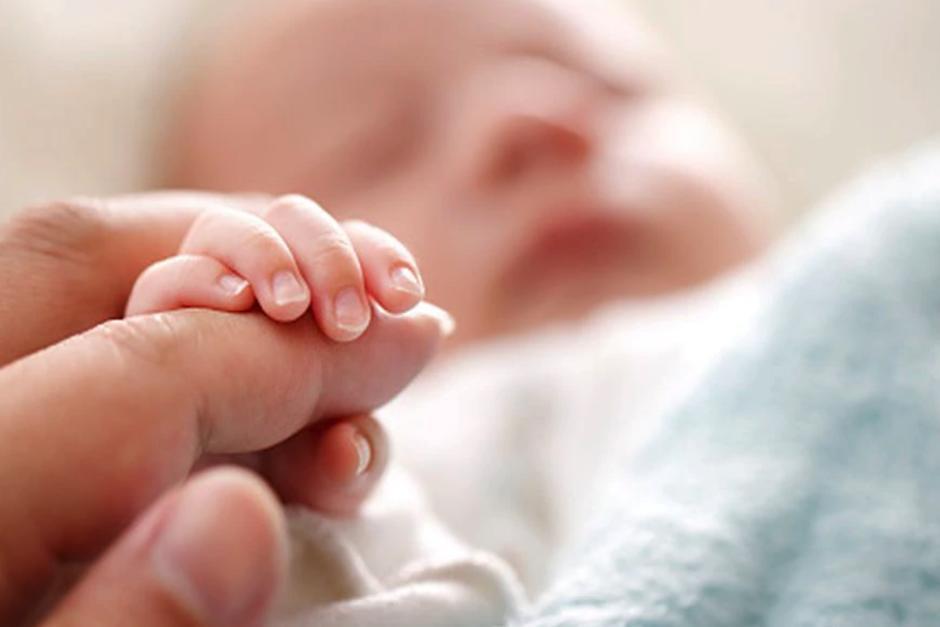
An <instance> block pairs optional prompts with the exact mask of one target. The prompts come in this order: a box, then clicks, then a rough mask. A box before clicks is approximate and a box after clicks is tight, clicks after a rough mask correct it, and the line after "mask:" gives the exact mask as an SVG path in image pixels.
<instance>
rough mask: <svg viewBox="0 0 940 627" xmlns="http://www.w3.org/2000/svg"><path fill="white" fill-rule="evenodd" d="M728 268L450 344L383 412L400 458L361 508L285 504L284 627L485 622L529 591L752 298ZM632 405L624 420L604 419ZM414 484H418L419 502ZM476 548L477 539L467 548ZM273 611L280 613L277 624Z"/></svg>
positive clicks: (735, 330) (495, 620)
mask: <svg viewBox="0 0 940 627" xmlns="http://www.w3.org/2000/svg"><path fill="white" fill-rule="evenodd" d="M751 285H752V284H751V283H750V282H743V281H741V280H736V281H729V282H726V283H722V284H719V285H715V286H712V287H711V288H708V289H706V290H703V291H701V292H699V293H696V294H689V295H685V296H682V297H677V298H671V299H668V300H664V301H661V302H658V303H655V304H650V305H645V306H642V307H639V306H631V305H623V306H616V307H613V308H611V309H609V310H607V311H605V312H602V313H601V314H599V315H597V316H595V317H594V318H593V319H591V320H590V321H588V322H586V323H584V324H582V325H578V326H575V327H564V328H559V329H555V330H551V331H547V332H545V333H541V334H537V335H533V336H531V337H527V338H522V339H518V340H513V341H508V342H502V343H498V344H493V345H490V346H486V347H483V348H480V349H476V350H473V351H470V352H468V353H465V354H463V355H460V356H456V357H453V358H451V359H449V360H448V361H446V362H445V363H443V364H441V366H439V367H438V368H437V369H435V370H434V371H432V372H430V373H428V374H427V375H426V376H424V377H422V378H421V379H420V380H419V381H418V382H417V384H416V385H414V386H413V387H412V388H411V389H409V390H408V391H407V392H406V393H405V394H404V395H403V396H402V397H400V398H399V399H398V400H397V401H396V402H394V403H393V404H392V405H390V406H389V407H388V408H386V409H385V410H384V411H383V412H382V415H383V416H384V418H385V421H386V426H387V428H388V429H389V432H390V434H391V436H392V441H393V453H394V456H395V459H396V460H397V462H398V463H399V464H401V466H402V467H404V468H406V469H407V471H408V472H409V473H410V474H411V476H412V477H414V478H415V479H416V481H414V482H412V481H409V480H408V479H407V478H406V475H405V473H404V472H402V471H400V470H395V471H394V472H393V473H391V476H390V478H389V479H388V480H386V481H385V482H384V483H383V485H382V486H381V487H380V489H379V492H378V494H377V497H376V499H375V500H373V501H371V502H370V503H369V505H368V507H367V508H366V510H365V511H364V512H363V513H362V515H361V516H360V517H359V518H358V519H356V520H354V521H346V522H344V521H327V520H325V519H322V518H320V517H317V516H315V515H313V514H310V513H304V512H293V513H292V515H291V520H292V531H293V538H294V542H295V552H294V559H293V561H292V576H291V581H292V585H291V591H290V594H289V595H288V597H287V599H286V600H285V602H284V604H283V606H282V608H283V609H282V613H281V614H280V616H281V617H282V619H283V620H284V622H283V624H285V625H287V624H289V625H298V626H299V625H311V626H314V625H317V626H319V625H337V626H339V625H344V626H345V625H350V626H360V625H399V624H400V625H413V626H416V627H420V626H424V625H428V626H456V625H480V626H482V625H493V624H499V623H502V622H503V621H505V620H507V619H509V618H511V617H512V616H514V615H515V614H516V613H517V612H518V611H519V609H520V606H521V604H522V603H523V598H524V595H523V594H522V593H521V591H520V583H519V582H520V581H521V583H522V584H523V586H522V587H524V588H525V589H526V590H527V592H528V593H529V594H530V595H531V594H537V593H538V592H539V591H540V590H541V589H542V588H543V587H544V585H545V584H546V583H547V582H548V579H549V578H550V577H551V575H552V570H553V567H554V564H555V561H556V558H557V557H558V556H559V554H560V552H561V551H563V549H564V548H565V546H567V545H568V544H570V543H571V542H572V540H573V539H574V538H575V537H576V535H577V533H578V532H579V531H580V529H581V524H582V521H583V520H584V519H585V517H586V515H587V514H588V513H589V512H590V510H591V509H592V507H593V499H594V496H595V495H594V490H593V488H594V486H595V481H594V477H595V476H596V475H598V474H599V473H600V474H603V473H604V472H605V471H604V467H605V466H607V465H609V464H613V463H617V461H618V460H621V459H623V458H624V457H625V456H627V455H629V454H630V452H631V450H633V449H634V448H635V447H637V446H638V445H640V444H641V443H642V442H643V440H644V438H646V437H648V436H649V435H650V434H651V433H652V432H653V431H654V430H655V428H656V421H655V417H656V416H657V415H659V414H660V413H661V412H662V411H663V410H664V409H665V408H667V407H668V406H669V405H670V404H672V403H674V402H677V401H679V400H681V398H682V395H683V393H684V390H685V389H687V388H688V387H689V386H690V385H691V384H692V383H693V382H694V381H695V379H696V378H697V376H698V373H699V372H700V371H702V370H703V369H704V367H705V366H706V365H707V364H708V363H709V361H710V360H711V359H712V356H713V355H714V354H715V353H716V351H717V349H718V348H720V346H721V345H723V344H724V343H725V342H727V341H729V339H730V338H731V337H735V336H737V335H738V334H740V333H741V332H743V331H744V330H743V329H741V328H739V327H738V325H737V324H736V321H737V320H738V319H740V318H741V317H742V316H744V315H746V313H747V312H748V311H749V310H751V309H752V308H753V307H755V306H756V299H755V297H754V296H755V293H754V292H753V291H752V290H751V289H750V286H751ZM624 408H629V412H628V415H629V419H628V420H626V421H622V420H621V421H620V422H616V423H614V422H612V421H611V420H610V418H611V417H614V416H623V415H624ZM420 491H423V492H425V493H426V495H427V500H425V498H424V497H422V496H421V494H420ZM471 547H472V548H471ZM279 624H281V623H279Z"/></svg>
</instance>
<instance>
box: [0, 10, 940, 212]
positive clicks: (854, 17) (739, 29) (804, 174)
mask: <svg viewBox="0 0 940 627" xmlns="http://www.w3.org/2000/svg"><path fill="white" fill-rule="evenodd" d="M246 1H251V0H239V1H238V2H235V1H226V0H161V1H160V2H150V1H147V0H134V1H128V2H116V1H114V0H112V1H110V2H104V1H101V2H95V3H90V2H72V1H71V0H3V1H2V2H0V214H2V213H4V212H8V211H11V210H13V209H15V208H17V207H20V206H22V205H24V204H27V203H30V202H34V201H36V200H40V199H44V198H50V197H60V196H70V195H74V194H78V193H84V194H105V193H115V192H121V191H130V190H136V189H142V188H147V187H151V186H152V185H153V184H154V179H153V168H152V163H151V159H152V156H151V155H153V151H154V150H155V147H156V146H158V145H159V140H160V135H161V126H160V120H161V119H162V117H163V116H164V115H165V113H166V107H167V94H170V93H172V92H173V90H174V89H176V88H177V86H178V85H179V83H180V81H181V80H182V78H183V77H185V76H186V74H187V72H188V71H189V70H190V69H191V68H192V66H193V64H194V63H195V61H194V59H198V51H199V49H200V47H201V42H203V41H204V40H205V38H206V37H209V36H211V32H212V29H213V27H214V26H215V25H216V24H218V23H219V20H220V19H221V18H222V16H223V15H224V14H225V13H226V12H228V11H231V10H233V8H234V7H236V6H237V5H239V4H240V3H244V2H246ZM452 1H460V0H452ZM465 1H471V0H465ZM571 1H576V0H571ZM612 1H615V0H612ZM626 1H628V2H630V4H631V5H632V6H635V7H636V8H637V9H638V10H639V11H640V12H641V13H642V14H644V15H645V16H646V18H647V21H648V22H649V23H650V24H652V25H653V27H654V28H655V29H656V30H658V31H659V32H660V33H661V34H662V36H663V38H664V39H665V40H666V42H667V44H668V45H669V46H670V47H671V48H672V50H673V51H674V54H675V56H676V58H677V60H678V63H679V65H680V66H683V67H684V68H685V71H686V73H687V75H688V76H689V77H690V79H691V80H692V81H694V82H695V83H696V84H697V85H698V86H699V87H700V88H701V90H702V91H704V92H705V93H706V94H708V96H709V97H710V98H711V100H712V102H713V103H714V104H715V106H716V107H717V108H718V109H719V111H721V112H723V114H724V116H725V117H726V118H727V119H728V120H729V121H730V122H731V124H732V125H733V126H735V127H737V128H738V130H739V131H740V132H741V133H742V134H743V135H744V136H745V138H746V139H747V140H748V141H749V142H750V144H751V145H752V147H753V149H754V150H755V151H756V152H757V153H758V154H759V155H760V156H761V157H762V158H763V159H764V161H765V163H766V164H767V165H768V166H769V168H770V170H771V172H772V174H773V175H774V176H775V177H776V179H777V181H778V183H779V185H780V187H781V191H782V192H783V197H784V199H785V202H786V208H787V213H788V217H790V218H792V217H795V216H797V215H798V214H799V213H801V212H802V211H804V210H805V209H806V208H807V207H809V206H811V205H812V204H813V202H814V201H816V200H817V199H819V198H820V197H821V196H822V195H824V194H825V193H826V192H827V191H828V190H830V189H832V188H833V187H834V186H835V185H837V184H838V183H839V182H840V181H843V180H845V179H846V178H847V177H849V176H851V175H852V174H853V173H854V172H856V171H858V170H859V169H861V168H863V167H864V166H865V165H867V164H869V163H871V162H872V161H873V160H875V159H877V158H878V157H879V156H881V155H885V154H888V153H892V152H897V151H899V150H902V149H904V148H905V147H907V146H910V145H911V144H914V143H917V142H918V141H921V140H923V139H926V138H928V137H930V136H931V135H934V134H937V133H938V131H940V71H938V60H940V37H937V36H936V27H937V24H940V2H937V0H897V1H893V2H887V1H884V0H882V1H880V2H879V1H876V0H826V2H818V1H817V0H787V2H777V1H775V0H721V1H720V2H714V0H626Z"/></svg>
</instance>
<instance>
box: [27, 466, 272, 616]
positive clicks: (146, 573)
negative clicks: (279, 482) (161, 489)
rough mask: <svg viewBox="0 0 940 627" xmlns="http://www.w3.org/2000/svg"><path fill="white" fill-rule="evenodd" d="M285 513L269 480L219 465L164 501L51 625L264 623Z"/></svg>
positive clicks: (134, 528)
mask: <svg viewBox="0 0 940 627" xmlns="http://www.w3.org/2000/svg"><path fill="white" fill-rule="evenodd" d="M284 529H285V527H284V521H283V515H282V514H281V511H280V509H279V507H278V505H277V503H276V501H275V500H274V497H273V496H272V495H271V493H270V492H269V491H268V490H267V488H265V487H264V485H263V484H262V482H261V481H260V480H259V479H257V478H255V477H254V476H252V475H250V474H249V473H248V472H246V471H242V470H236V469H232V468H218V469H214V470H211V471H207V472H204V473H202V474H200V475H197V476H196V477H195V478H194V479H193V480H191V481H190V482H189V483H188V484H186V485H184V486H183V487H182V488H181V489H179V490H177V491H175V492H173V493H171V494H168V495H166V496H164V497H163V498H162V499H160V500H159V501H158V502H157V503H156V505H154V506H153V507H152V508H150V510H149V511H148V512H147V513H146V514H145V515H144V516H143V517H142V518H141V519H140V520H139V521H138V522H137V523H136V524H135V525H133V526H132V527H131V529H130V530H129V531H128V532H127V533H126V534H124V536H123V537H122V538H121V539H120V540H119V541H118V542H117V543H116V544H115V545H114V546H113V547H112V548H111V550H110V551H109V552H108V553H107V554H106V555H105V556H104V557H102V558H101V560H99V562H98V563H97V564H96V565H95V566H94V567H93V568H92V569H91V570H89V572H88V574H87V576H86V577H85V578H84V579H83V580H82V581H81V582H80V583H79V584H78V585H77V586H76V588H75V589H74V590H73V591H72V592H71V593H70V594H69V595H68V596H67V597H66V598H65V599H64V600H63V602H62V603H61V604H60V605H59V606H58V607H57V608H56V609H55V610H54V612H53V614H52V615H51V616H50V617H49V618H48V620H47V621H46V622H45V623H43V624H44V625H137V626H140V627H171V626H172V627H180V626H183V625H186V626H192V625H206V626H209V625H226V626H228V625H231V626H233V627H242V626H245V627H247V626H253V625H259V626H260V625H263V624H264V623H265V618H266V617H267V615H268V611H269V610H270V608H271V605H272V603H273V601H274V599H275V597H276V595H277V592H278V590H279V587H280V585H281V582H282V578H283V576H284V572H285V568H286V565H285V561H286V535H285V531H284Z"/></svg>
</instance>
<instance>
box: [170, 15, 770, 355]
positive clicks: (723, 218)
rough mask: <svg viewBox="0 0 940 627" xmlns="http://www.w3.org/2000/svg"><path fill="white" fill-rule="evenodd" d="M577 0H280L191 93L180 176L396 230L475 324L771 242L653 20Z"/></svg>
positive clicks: (523, 323) (692, 278)
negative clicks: (291, 199)
mask: <svg viewBox="0 0 940 627" xmlns="http://www.w3.org/2000/svg"><path fill="white" fill-rule="evenodd" d="M572 4H573V3H548V2H538V1H532V0H475V1H474V2H439V1H437V0H316V1H311V0H293V1H289V2H285V3H278V4H277V5H267V4H266V5H264V7H263V8H261V9H259V10H258V11H257V13H254V14H251V15H250V16H248V17H247V18H246V19H244V20H243V21H242V22H241V23H238V24H236V25H235V26H233V27H232V29H231V31H230V33H229V35H228V36H227V37H223V38H222V40H221V41H220V42H219V44H218V46H217V48H216V50H215V51H214V53H213V54H211V55H210V56H209V59H208V60H207V62H206V63H205V66H204V69H203V71H202V73H201V74H200V75H199V76H198V77H197V79H196V80H195V81H194V84H193V86H192V88H191V89H190V90H189V91H188V92H187V94H186V97H185V98H184V99H183V103H182V104H181V106H180V116H179V125H178V129H177V131H178V132H177V133H176V134H175V135H174V137H175V140H174V141H172V142H171V145H170V149H169V151H168V154H169V155H172V159H171V161H172V164H171V165H170V166H169V170H170V173H171V174H170V178H171V181H172V182H173V183H174V184H178V185H184V186H190V187H204V188H212V189H222V190H245V189H249V190H263V191H267V192H274V193H285V192H294V191H296V192H301V193H306V194H309V195H312V196H313V197H315V198H317V199H318V200H319V201H320V202H322V203H323V205H324V206H325V207H327V208H328V209H329V210H330V212H331V213H332V214H333V215H335V216H337V217H339V218H349V217H358V218H363V219H366V220H368V221H369V222H371V223H373V224H375V225H377V226H379V227H382V228H384V229H387V230H389V231H390V232H393V233H394V234H395V235H396V236H397V237H398V238H399V239H400V240H401V241H402V242H403V243H404V244H405V245H406V246H407V247H408V248H409V249H410V250H411V252H412V253H413V254H414V256H415V258H416V259H417V260H418V262H420V264H421V267H422V270H423V273H424V281H425V284H426V286H427V290H428V295H429V297H430V298H431V299H432V300H434V301H435V302H437V303H440V304H441V305H442V306H443V307H445V308H446V309H448V310H449V311H451V312H452V313H453V314H454V315H455V317H456V319H457V322H458V330H457V335H456V339H457V340H458V341H468V340H475V339H480V338H486V337H491V336H493V335H497V334H504V333H512V332H517V331H521V330H527V329H530V328H533V327H535V326H538V325H541V324H546V323H550V322H555V321H560V320H571V319H576V318H578V317H580V316H582V315H584V314H585V313H587V312H589V311H591V310H592V309H594V308H596V307H597V306H598V305H600V304H602V303H604V302H607V301H610V300H612V299H624V298H627V299H630V298H646V297H650V296H655V295H658V294H663V293H668V292H671V291H675V290H679V289H683V288H685V287H688V286H692V285H695V284H698V283H701V282H703V281H706V280H708V279H710V278H712V277H714V276H716V275H718V274H720V273H722V272H724V271H725V270H728V269H730V268H732V267H735V266H737V265H739V264H740V263H742V262H744V261H746V260H748V259H750V258H751V257H752V256H754V255H755V254H756V253H757V252H758V251H760V250H761V249H762V248H763V246H764V245H765V242H766V239H767V232H768V228H767V227H768V224H767V222H768V221H767V220H766V216H767V215H768V214H769V211H768V204H769V203H768V201H767V195H766V194H765V190H764V187H763V185H762V182H761V177H760V175H759V174H758V172H757V168H756V167H755V166H754V163H753V161H752V160H751V159H750V158H749V156H748V155H747V154H746V153H745V152H744V151H743V150H742V149H741V148H740V146H739V145H738V144H737V142H736V141H735V140H734V138H733V137H731V135H730V134H729V133H728V132H726V131H725V129H724V128H723V127H722V126H721V124H719V123H718V122H717V121H716V119H715V118H714V117H713V116H712V115H710V114H709V113H708V112H707V111H706V110H705V109H704V108H703V107H702V106H701V105H700V104H699V103H698V102H697V101H696V100H695V99H694V98H693V97H691V96H690V95H689V94H688V93H686V92H685V90H684V89H683V88H682V86H681V85H679V84H678V83H677V81H675V80H674V79H673V76H672V72H671V71H670V69H669V68H668V65H667V63H666V61H665V60H664V58H663V55H662V52H661V50H660V49H659V47H658V45H657V43H656V41H655V40H654V38H652V37H651V36H650V35H649V33H648V32H646V31H645V30H644V29H643V28H642V26H641V25H640V24H638V23H637V21H636V20H634V19H632V18H630V17H629V16H625V15H623V14H620V13H616V12H613V9H612V8H609V7H608V8H601V7H595V6H593V5H583V4H579V5H578V7H573V6H572ZM607 4H609V3H607ZM388 24H394V25H395V27H394V28H388Z"/></svg>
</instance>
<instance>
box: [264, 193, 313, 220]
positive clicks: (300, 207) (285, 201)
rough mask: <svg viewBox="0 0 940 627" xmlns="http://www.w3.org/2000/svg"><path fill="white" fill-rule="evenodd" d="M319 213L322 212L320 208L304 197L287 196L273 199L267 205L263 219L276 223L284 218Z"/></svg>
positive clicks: (297, 195)
mask: <svg viewBox="0 0 940 627" xmlns="http://www.w3.org/2000/svg"><path fill="white" fill-rule="evenodd" d="M320 211H323V210H322V209H321V208H320V206H319V205H318V204H317V203H315V202H314V201H312V200H311V199H309V198H307V197H306V196H301V195H300V194H287V195H284V196H279V197H277V198H275V199H274V201H273V202H272V203H271V204H269V205H268V207H267V209H266V210H265V218H267V219H268V220H272V221H278V220H281V219H284V218H291V217H293V216H297V215H303V214H309V213H311V212H320Z"/></svg>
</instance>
